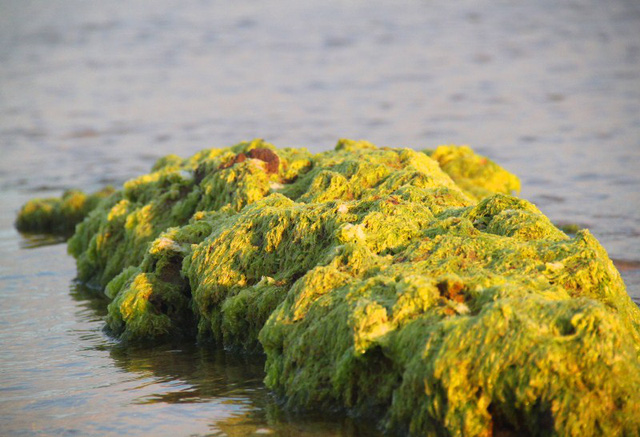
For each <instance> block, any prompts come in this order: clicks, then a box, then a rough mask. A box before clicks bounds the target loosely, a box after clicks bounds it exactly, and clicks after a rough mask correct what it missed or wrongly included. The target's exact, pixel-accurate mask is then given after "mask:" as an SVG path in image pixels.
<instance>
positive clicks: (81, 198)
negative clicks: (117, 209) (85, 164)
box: [15, 187, 115, 235]
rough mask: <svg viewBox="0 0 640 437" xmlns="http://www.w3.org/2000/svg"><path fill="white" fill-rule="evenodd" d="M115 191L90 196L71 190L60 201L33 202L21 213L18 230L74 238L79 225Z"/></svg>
mask: <svg viewBox="0 0 640 437" xmlns="http://www.w3.org/2000/svg"><path fill="white" fill-rule="evenodd" d="M114 191H115V190H114V189H113V188H112V187H106V188H103V189H102V190H100V191H98V192H96V193H93V194H90V195H88V194H85V193H83V192H82V191H78V190H67V191H65V192H64V194H63V195H62V197H60V198H56V197H51V198H46V199H33V200H30V201H29V202H27V203H26V204H25V205H24V206H23V207H22V208H21V209H20V211H19V212H18V217H17V219H16V223H15V224H16V228H18V230H19V231H21V232H39V233H52V234H63V235H69V234H72V233H73V231H74V229H75V227H76V225H77V224H78V223H80V222H81V221H82V220H84V218H85V217H86V215H87V214H88V213H89V212H90V211H91V210H93V209H94V208H96V206H97V205H98V204H99V203H100V201H102V199H104V198H105V197H108V196H110V195H111V194H112V193H113V192H114Z"/></svg>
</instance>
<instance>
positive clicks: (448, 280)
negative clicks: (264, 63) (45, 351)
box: [69, 140, 640, 437]
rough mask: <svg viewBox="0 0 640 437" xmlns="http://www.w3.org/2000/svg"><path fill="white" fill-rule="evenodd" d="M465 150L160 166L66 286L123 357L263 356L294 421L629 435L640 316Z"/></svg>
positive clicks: (231, 158) (577, 245) (237, 152)
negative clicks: (97, 318) (121, 345)
mask: <svg viewBox="0 0 640 437" xmlns="http://www.w3.org/2000/svg"><path fill="white" fill-rule="evenodd" d="M518 189H519V182H518V180H517V178H516V177H515V176H514V175H512V174H510V173H509V172H507V171H506V170H504V169H502V168H501V167H500V166H498V165H497V164H495V163H493V162H491V161H489V160H488V159H487V158H484V157H481V156H479V155H477V154H475V153H474V152H473V151H472V150H471V149H470V148H468V147H456V146H442V147H439V148H437V149H436V150H435V151H433V152H427V153H421V152H416V151H414V150H411V149H388V148H377V147H376V146H374V145H372V144H370V143H367V142H363V141H351V140H340V141H339V142H338V145H337V146H336V148H335V150H333V151H328V152H324V153H319V154H316V155H312V154H310V153H309V152H308V151H306V150H304V149H277V148H275V147H274V146H272V145H270V144H268V143H265V142H264V141H262V140H254V141H251V142H245V143H240V144H238V145H235V146H233V147H230V148H227V149H210V150H204V151H202V152H199V153H197V154H196V155H194V156H192V157H191V158H188V159H181V158H179V157H176V156H173V155H171V156H169V157H166V158H163V159H162V160H160V161H158V163H156V165H154V167H153V169H152V172H151V173H150V174H148V175H144V176H141V177H139V178H136V179H133V180H131V181H129V182H127V183H126V184H125V185H124V187H123V188H122V189H121V190H119V191H117V192H116V193H114V194H113V195H111V196H109V197H108V198H107V199H105V200H104V201H102V202H100V203H99V204H97V205H96V206H95V207H94V208H93V209H92V210H91V211H90V212H88V213H86V214H85V215H86V217H85V219H84V221H83V222H82V223H81V224H79V225H78V226H77V228H76V233H75V235H74V236H73V237H72V239H71V240H70V241H69V251H70V252H71V253H72V254H73V255H74V256H75V257H76V258H77V261H78V275H79V277H80V279H82V280H84V281H88V282H92V283H94V284H97V285H99V286H102V287H104V288H105V290H106V293H107V295H108V296H109V297H110V298H111V299H112V300H111V303H110V304H109V315H108V318H107V324H108V327H109V329H110V331H111V332H112V334H113V335H114V336H117V337H118V338H120V339H122V341H124V342H149V341H150V342H158V341H164V340H166V339H168V338H175V337H181V338H197V339H199V340H200V341H203V342H204V341H210V342H212V343H213V344H214V345H215V346H214V347H224V348H228V349H238V350H245V351H262V352H264V353H266V356H267V364H266V379H265V382H266V384H267V386H268V387H270V388H271V389H272V390H273V391H274V392H275V393H276V394H277V395H278V396H279V397H280V398H281V399H282V401H283V403H284V405H286V407H287V408H289V409H291V410H299V411H303V410H309V409H314V410H327V411H335V410H337V409H343V410H346V411H348V412H350V413H351V414H355V415H362V416H369V417H372V418H375V420H377V421H378V423H379V426H380V427H381V428H383V429H385V430H387V431H388V432H389V433H391V434H393V435H396V434H411V435H433V436H441V435H442V436H448V435H459V436H491V435H572V436H574V435H575V436H578V435H579V436H581V437H583V436H592V435H593V436H595V435H638V434H639V433H640V360H639V355H640V310H639V309H638V307H637V306H635V305H634V304H633V303H632V301H631V300H630V298H629V296H628V295H627V293H626V291H625V286H624V283H623V281H622V279H621V277H620V275H619V273H618V271H617V270H616V269H615V267H614V266H613V264H612V262H611V260H610V259H609V257H608V256H607V253H606V251H605V250H604V249H603V248H602V246H601V245H600V244H599V243H598V242H597V240H596V239H595V238H594V237H593V236H592V235H591V234H590V233H589V231H587V230H581V231H578V232H576V233H575V235H573V236H572V238H570V237H569V236H567V235H566V234H565V233H564V232H562V231H561V230H560V229H558V228H557V227H556V226H554V225H553V224H552V223H551V222H550V221H549V219H548V218H547V217H545V216H544V215H543V214H542V213H541V212H540V211H539V210H538V208H536V207H535V206H534V205H533V204H531V203H530V202H527V201H526V200H523V199H519V198H516V197H513V196H512V195H511V194H512V192H513V191H517V190H518Z"/></svg>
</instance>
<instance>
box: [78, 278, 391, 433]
mask: <svg viewBox="0 0 640 437" xmlns="http://www.w3.org/2000/svg"><path fill="white" fill-rule="evenodd" d="M71 296H72V297H73V299H74V300H76V301H77V303H78V304H79V305H80V306H81V307H82V308H84V309H85V310H86V311H85V312H84V313H83V317H90V318H92V319H93V320H96V321H98V320H99V321H101V320H102V319H103V318H104V316H106V313H107V311H106V306H107V304H108V300H107V299H106V298H104V297H100V295H99V293H97V292H96V290H93V289H89V288H87V287H86V286H83V285H82V284H79V283H74V285H73V286H72V289H71ZM80 338H81V339H82V340H83V342H85V343H89V344H91V343H94V344H93V345H92V346H90V348H94V349H96V350H100V351H106V352H108V354H109V357H110V358H111V359H112V360H113V364H114V365H115V366H116V367H117V368H118V369H120V371H121V372H124V373H125V374H127V375H129V376H128V377H127V380H128V381H129V382H131V386H130V387H129V388H127V390H129V391H130V392H131V394H132V396H133V397H132V399H131V404H132V405H138V406H152V405H155V404H169V405H171V404H198V405H196V407H197V408H199V409H200V410H202V411H203V412H205V414H206V411H207V410H208V409H211V410H214V409H215V408H216V407H217V405H218V404H224V406H225V408H226V409H227V410H230V412H231V413H230V414H228V415H227V416H226V417H224V418H218V417H216V418H215V420H213V421H211V422H210V423H209V424H208V431H207V435H213V436H224V435H226V436H237V437H241V436H251V435H260V434H274V435H279V436H292V437H293V436H345V437H351V436H353V437H355V436H376V435H379V434H380V433H379V431H377V430H376V429H375V427H373V426H371V424H369V423H368V422H367V421H366V420H362V419H354V418H350V417H347V416H346V415H344V414H340V413H330V414H328V413H322V414H318V413H315V414H310V413H307V414H292V413H288V412H285V411H284V410H282V409H281V408H280V407H279V404H278V402H277V400H276V399H275V398H274V397H273V395H272V394H271V393H269V391H268V390H267V388H266V387H265V386H264V383H263V382H262V381H263V379H264V376H265V374H264V362H265V357H264V355H262V354H243V353H233V352H229V351H225V350H220V349H216V348H215V346H214V345H212V344H208V345H196V344H183V343H179V344H165V345H160V346H155V347H148V346H140V347H127V346H124V345H122V344H119V343H117V342H115V341H106V342H105V341H104V340H105V339H104V337H103V338H102V339H101V340H102V341H100V342H99V344H95V340H96V336H95V333H94V335H88V336H80Z"/></svg>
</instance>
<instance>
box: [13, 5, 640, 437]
mask: <svg viewBox="0 0 640 437" xmlns="http://www.w3.org/2000/svg"><path fill="white" fill-rule="evenodd" d="M639 28H640V5H639V4H638V3H637V2H635V1H633V0H613V1H609V2H597V1H595V0H582V1H566V2H552V1H548V0H541V1H538V2H506V1H504V2H502V1H492V2H489V1H473V2H472V1H465V0H463V1H457V2H447V1H443V0H433V1H429V0H422V1H417V0H416V1H409V0H400V1H397V2H382V1H375V0H374V1H371V0H369V1H360V0H341V1H340V0H329V1H323V2H317V3H314V4H311V5H310V4H307V2H294V1H293V0H280V1H274V2H258V1H257V0H242V1H236V2H226V3H224V4H222V3H221V2H207V1H195V0H194V1H184V2H181V3H180V6H179V7H175V3H173V2H169V1H165V0H154V1H153V2H152V1H150V0H149V1H138V2H128V3H124V2H101V3H97V2H83V1H80V0H77V1H75V0H73V1H72V0H64V1H62V0H49V1H47V2H36V1H28V0H4V1H2V2H0V151H1V157H0V205H1V207H0V259H1V263H0V296H1V298H2V306H0V360H1V366H0V393H1V394H0V434H2V435H38V434H41V435H49V434H55V435H63V434H77V435H90V434H93V435H108V434H114V435H115V434H125V435H126V434H129V435H143V434H154V435H190V434H198V435H202V434H213V435H223V434H227V435H251V434H264V433H269V432H271V433H276V434H278V435H348V436H351V435H364V434H370V433H373V431H372V430H370V429H367V428H366V426H365V425H366V424H363V423H362V422H358V421H352V420H349V419H346V418H339V417H326V416H324V417H321V418H318V417H300V416H292V415H289V416H287V415H285V414H284V413H283V412H281V411H280V410H279V409H278V407H277V403H276V402H275V401H274V400H273V399H272V398H271V396H270V395H269V393H268V392H267V391H266V389H265V388H264V386H263V385H262V383H261V379H262V362H261V358H260V357H241V356H237V355H233V354H227V353H224V352H214V351H211V350H210V349H208V348H196V347H193V346H188V345H174V346H170V347H167V348H159V349H153V350H137V351H125V350H122V349H120V348H119V347H118V345H117V344H114V343H113V342H112V341H111V340H110V339H109V338H108V337H107V336H105V335H104V334H103V333H102V331H101V327H102V321H101V317H102V315H103V314H104V302H101V301H99V300H96V299H95V298H91V297H90V296H92V295H93V294H92V293H89V292H87V290H83V289H82V288H81V287H79V286H78V285H76V284H74V283H73V277H74V273H75V266H74V262H73V260H72V259H71V258H70V257H68V256H67V255H66V250H65V246H64V245H63V244H60V241H59V239H55V238H48V237H43V236H21V235H19V234H18V233H17V232H16V231H15V230H14V229H13V227H12V222H13V219H14V215H15V212H16V210H17V209H18V207H19V206H20V204H21V203H22V202H24V201H25V200H27V199H28V198H30V197H34V196H49V195H58V194H60V193H61V191H62V190H63V189H65V188H69V187H78V188H81V189H85V190H94V189H97V188H99V187H101V186H102V185H104V184H107V183H113V184H116V185H117V184H120V183H122V182H123V181H124V180H126V179H128V178H130V177H133V176H135V175H137V174H140V173H142V172H147V171H148V169H149V168H150V166H151V165H152V163H153V161H154V160H155V159H156V158H157V157H159V156H162V155H164V154H167V153H177V154H179V155H182V156H188V155H190V154H193V153H194V152H196V151H197V150H200V149H202V148H205V147H213V146H227V145H230V144H234V143H236V142H238V141H241V140H245V139H250V138H254V137H263V138H266V139H267V140H268V141H271V142H273V143H274V144H276V145H278V146H296V147H300V146H304V147H308V148H309V149H311V150H313V151H320V150H326V149H328V148H330V147H332V146H333V144H335V142H336V140H337V139H338V138H339V137H348V138H362V139H368V140H370V141H372V142H374V143H376V144H378V145H381V146H409V147H414V148H419V149H422V148H430V147H435V146H436V145H438V144H442V143H458V144H465V143H466V144H470V145H471V146H473V147H474V148H475V149H476V150H478V151H480V152H482V153H484V154H486V155H488V156H489V157H491V158H492V159H494V160H496V161H497V162H499V163H500V164H502V165H504V166H505V167H506V168H508V169H510V170H512V171H513V172H515V173H516V174H518V175H519V176H520V177H521V179H522V183H523V192H522V196H523V197H525V198H527V199H530V200H532V201H533V202H534V203H536V204H537V205H538V207H539V208H540V209H541V210H542V211H543V212H544V213H546V214H547V215H549V216H550V217H551V218H552V220H554V221H555V222H557V223H577V224H579V225H580V226H585V227H588V228H589V229H591V231H592V232H593V233H594V234H595V235H596V237H597V238H598V239H599V240H600V242H601V243H602V244H603V246H604V247H605V248H606V249H607V250H608V252H609V254H610V255H611V256H612V258H614V259H615V260H616V264H617V265H618V268H619V269H620V271H621V273H622V275H623V277H624V279H625V282H626V283H627V287H628V291H629V293H630V294H631V296H632V297H633V298H634V299H635V301H636V302H640V171H638V169H639V168H640V41H638V38H637V29H639Z"/></svg>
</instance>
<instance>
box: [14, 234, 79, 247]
mask: <svg viewBox="0 0 640 437" xmlns="http://www.w3.org/2000/svg"><path fill="white" fill-rule="evenodd" d="M65 241H67V237H64V236H60V235H53V234H30V233H26V232H25V233H22V240H20V248H21V249H36V248H38V247H42V246H50V245H52V244H60V243H64V242H65Z"/></svg>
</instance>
